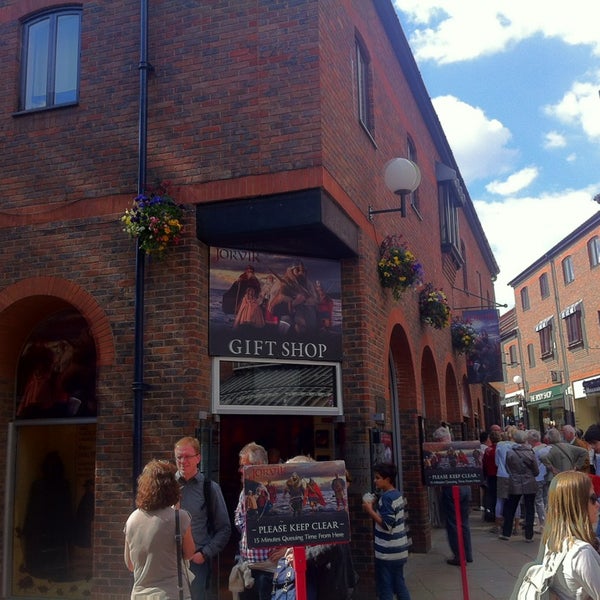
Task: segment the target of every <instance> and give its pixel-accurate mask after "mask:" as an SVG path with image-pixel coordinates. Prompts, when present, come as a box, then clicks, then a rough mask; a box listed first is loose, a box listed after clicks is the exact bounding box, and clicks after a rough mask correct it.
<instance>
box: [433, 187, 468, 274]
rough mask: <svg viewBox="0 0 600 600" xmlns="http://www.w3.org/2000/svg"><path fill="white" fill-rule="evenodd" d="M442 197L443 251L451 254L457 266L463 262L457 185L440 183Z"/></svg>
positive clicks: (440, 195) (439, 188)
mask: <svg viewBox="0 0 600 600" xmlns="http://www.w3.org/2000/svg"><path fill="white" fill-rule="evenodd" d="M438 194H439V199H440V213H441V214H440V217H441V218H440V226H441V229H442V231H441V233H442V252H444V253H446V254H450V255H451V256H452V259H453V261H454V263H455V265H456V267H457V268H460V266H461V265H462V264H463V258H462V256H461V254H460V237H459V231H458V207H459V206H460V200H459V198H458V196H457V194H456V189H455V186H454V185H453V184H452V183H451V182H440V183H439V184H438Z"/></svg>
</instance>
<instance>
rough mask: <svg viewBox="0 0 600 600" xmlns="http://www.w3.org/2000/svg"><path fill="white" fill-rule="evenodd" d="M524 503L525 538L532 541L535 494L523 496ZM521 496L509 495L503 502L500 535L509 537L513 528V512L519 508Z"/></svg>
mask: <svg viewBox="0 0 600 600" xmlns="http://www.w3.org/2000/svg"><path fill="white" fill-rule="evenodd" d="M523 499H524V501H525V538H526V539H528V540H531V539H533V520H534V518H535V494H523ZM519 500H521V494H511V495H510V496H509V497H508V498H507V499H506V500H505V501H504V523H503V524H502V535H504V536H506V537H510V534H511V533H512V528H513V521H514V518H515V512H516V510H517V508H518V506H519Z"/></svg>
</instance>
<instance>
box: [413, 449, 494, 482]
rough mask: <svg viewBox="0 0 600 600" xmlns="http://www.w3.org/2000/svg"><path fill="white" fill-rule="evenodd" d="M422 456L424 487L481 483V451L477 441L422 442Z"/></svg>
mask: <svg viewBox="0 0 600 600" xmlns="http://www.w3.org/2000/svg"><path fill="white" fill-rule="evenodd" d="M422 456H423V482H424V483H425V485H467V484H472V483H476V484H481V483H483V463H482V459H483V452H482V451H481V443H480V442H478V441H474V442H425V443H424V444H423V452H422Z"/></svg>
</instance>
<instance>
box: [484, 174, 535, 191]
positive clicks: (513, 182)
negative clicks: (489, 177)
mask: <svg viewBox="0 0 600 600" xmlns="http://www.w3.org/2000/svg"><path fill="white" fill-rule="evenodd" d="M538 175H539V171H538V169H537V167H527V168H525V169H521V170H520V171H517V172H516V173H513V174H512V175H510V177H507V178H506V179H505V180H504V181H498V180H497V179H496V180H494V181H492V182H491V183H488V184H487V185H486V186H485V189H486V190H487V191H488V192H490V193H492V194H499V195H500V196H509V195H510V194H516V193H517V192H520V191H521V190H523V189H525V188H526V187H527V186H528V185H530V184H531V182H532V181H534V180H535V179H537V176H538Z"/></svg>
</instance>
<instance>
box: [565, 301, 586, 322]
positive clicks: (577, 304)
mask: <svg viewBox="0 0 600 600" xmlns="http://www.w3.org/2000/svg"><path fill="white" fill-rule="evenodd" d="M578 310H581V300H577V302H574V303H573V304H571V306H567V308H565V310H563V311H562V312H561V313H560V318H561V319H566V318H567V317H570V316H571V315H572V314H573V313H576V312H577V311H578Z"/></svg>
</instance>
